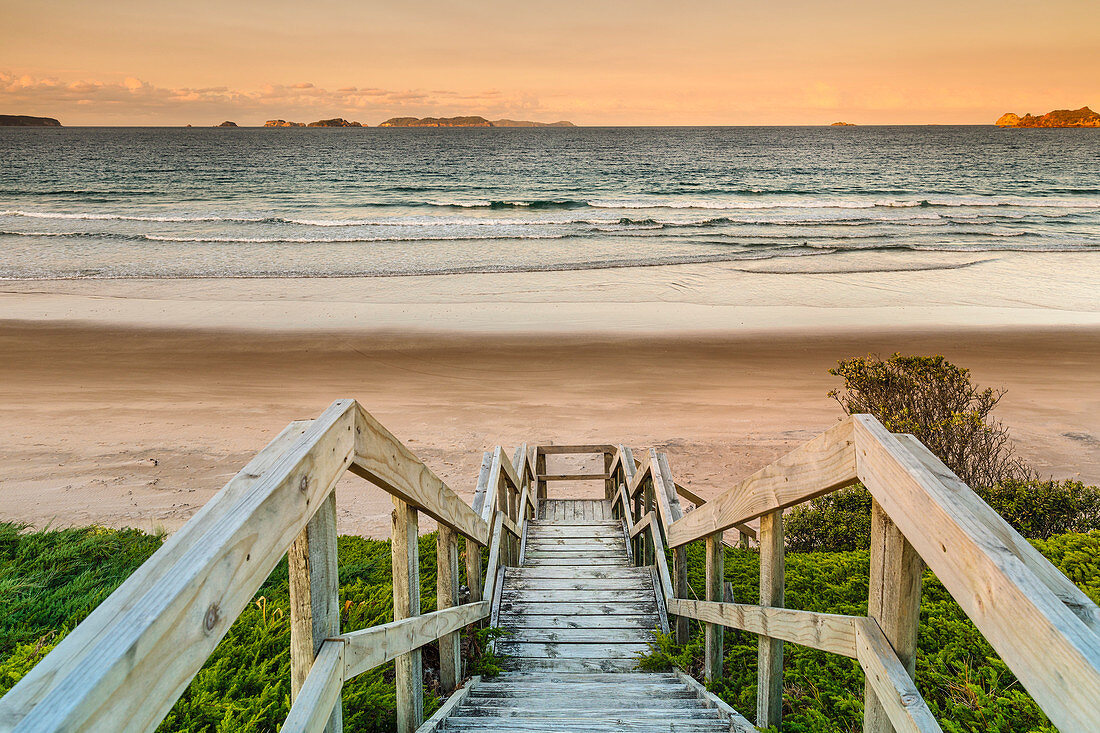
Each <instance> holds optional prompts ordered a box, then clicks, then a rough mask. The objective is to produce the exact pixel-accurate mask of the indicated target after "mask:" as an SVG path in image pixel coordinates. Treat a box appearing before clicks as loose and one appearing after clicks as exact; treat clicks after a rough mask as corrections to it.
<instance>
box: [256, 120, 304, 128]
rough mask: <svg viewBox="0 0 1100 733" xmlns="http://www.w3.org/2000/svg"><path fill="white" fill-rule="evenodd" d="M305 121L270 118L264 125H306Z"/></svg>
mask: <svg viewBox="0 0 1100 733" xmlns="http://www.w3.org/2000/svg"><path fill="white" fill-rule="evenodd" d="M305 126H306V123H304V122H287V121H286V120H268V121H267V122H265V123H264V127H305Z"/></svg>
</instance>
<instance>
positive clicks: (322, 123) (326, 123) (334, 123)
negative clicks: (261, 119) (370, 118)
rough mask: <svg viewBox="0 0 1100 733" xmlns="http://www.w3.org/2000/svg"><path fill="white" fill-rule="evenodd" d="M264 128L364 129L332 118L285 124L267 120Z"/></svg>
mask: <svg viewBox="0 0 1100 733" xmlns="http://www.w3.org/2000/svg"><path fill="white" fill-rule="evenodd" d="M264 127H366V125H364V124H363V123H362V122H353V121H349V120H345V119H344V118H343V117H333V118H332V119H331V120H317V121H316V122H310V123H308V124H306V123H305V122H287V121H286V120H268V121H267V122H265V123H264Z"/></svg>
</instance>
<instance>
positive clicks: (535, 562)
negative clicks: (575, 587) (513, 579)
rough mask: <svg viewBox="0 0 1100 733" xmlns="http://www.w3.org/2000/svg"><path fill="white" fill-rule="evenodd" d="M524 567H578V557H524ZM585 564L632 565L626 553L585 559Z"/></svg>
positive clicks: (604, 565) (591, 565)
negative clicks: (619, 555)
mask: <svg viewBox="0 0 1100 733" xmlns="http://www.w3.org/2000/svg"><path fill="white" fill-rule="evenodd" d="M523 564H524V567H533V568H538V567H555V566H557V567H562V566H564V567H576V565H577V558H575V557H558V556H550V557H535V558H530V557H524V559H523ZM584 564H585V565H587V566H589V567H624V568H625V567H630V563H628V562H627V559H626V555H623V556H621V557H612V556H607V557H591V558H588V560H586V561H585V563H584Z"/></svg>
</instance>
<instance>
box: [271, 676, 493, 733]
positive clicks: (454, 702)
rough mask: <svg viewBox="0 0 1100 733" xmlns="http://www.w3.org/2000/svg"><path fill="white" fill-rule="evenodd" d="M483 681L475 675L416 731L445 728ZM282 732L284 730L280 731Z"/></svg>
mask: <svg viewBox="0 0 1100 733" xmlns="http://www.w3.org/2000/svg"><path fill="white" fill-rule="evenodd" d="M480 683H481V677H480V676H478V675H474V676H473V677H471V678H470V679H469V681H467V682H466V684H465V685H463V686H462V687H461V688H459V689H457V690H455V692H454V694H452V695H451V696H450V697H448V698H447V700H446V702H444V703H443V704H442V705H440V706H439V709H438V710H436V711H435V712H434V713H433V714H432V717H430V718H428V719H427V720H425V721H424V725H422V726H420V729H419V730H417V731H416V733H436V731H440V730H443V728H444V725H445V723H446V720H447V718H449V717H451V716H452V715H454V713H455V711H456V710H458V708H459V707H460V706H461V705H462V703H464V702H465V701H466V699H467V698H468V697H469V695H470V692H471V690H473V689H474V688H475V687H477V686H478V685H479V684H480ZM280 733H282V731H280Z"/></svg>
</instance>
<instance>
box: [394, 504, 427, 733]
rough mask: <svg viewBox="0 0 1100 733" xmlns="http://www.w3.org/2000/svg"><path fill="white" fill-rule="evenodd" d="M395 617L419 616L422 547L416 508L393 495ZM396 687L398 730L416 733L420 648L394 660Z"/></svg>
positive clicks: (421, 692) (421, 708) (421, 671)
mask: <svg viewBox="0 0 1100 733" xmlns="http://www.w3.org/2000/svg"><path fill="white" fill-rule="evenodd" d="M393 504H394V512H393V532H392V534H391V535H390V537H391V541H390V542H391V549H392V553H391V554H392V557H393V619H394V621H400V620H402V619H407V618H411V617H414V616H419V615H420V548H419V544H418V542H417V539H418V536H419V535H418V531H417V528H418V520H417V511H416V509H415V508H414V507H412V506H410V505H409V504H407V503H405V502H404V501H403V500H401V499H399V498H397V497H393ZM394 684H395V686H396V688H397V732H398V733H413V731H415V730H416V729H417V728H419V727H420V724H421V723H423V722H424V668H423V662H422V658H421V654H420V647H417V648H415V649H412V650H410V651H408V652H406V653H404V654H401V655H400V656H398V657H396V658H395V660H394Z"/></svg>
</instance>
